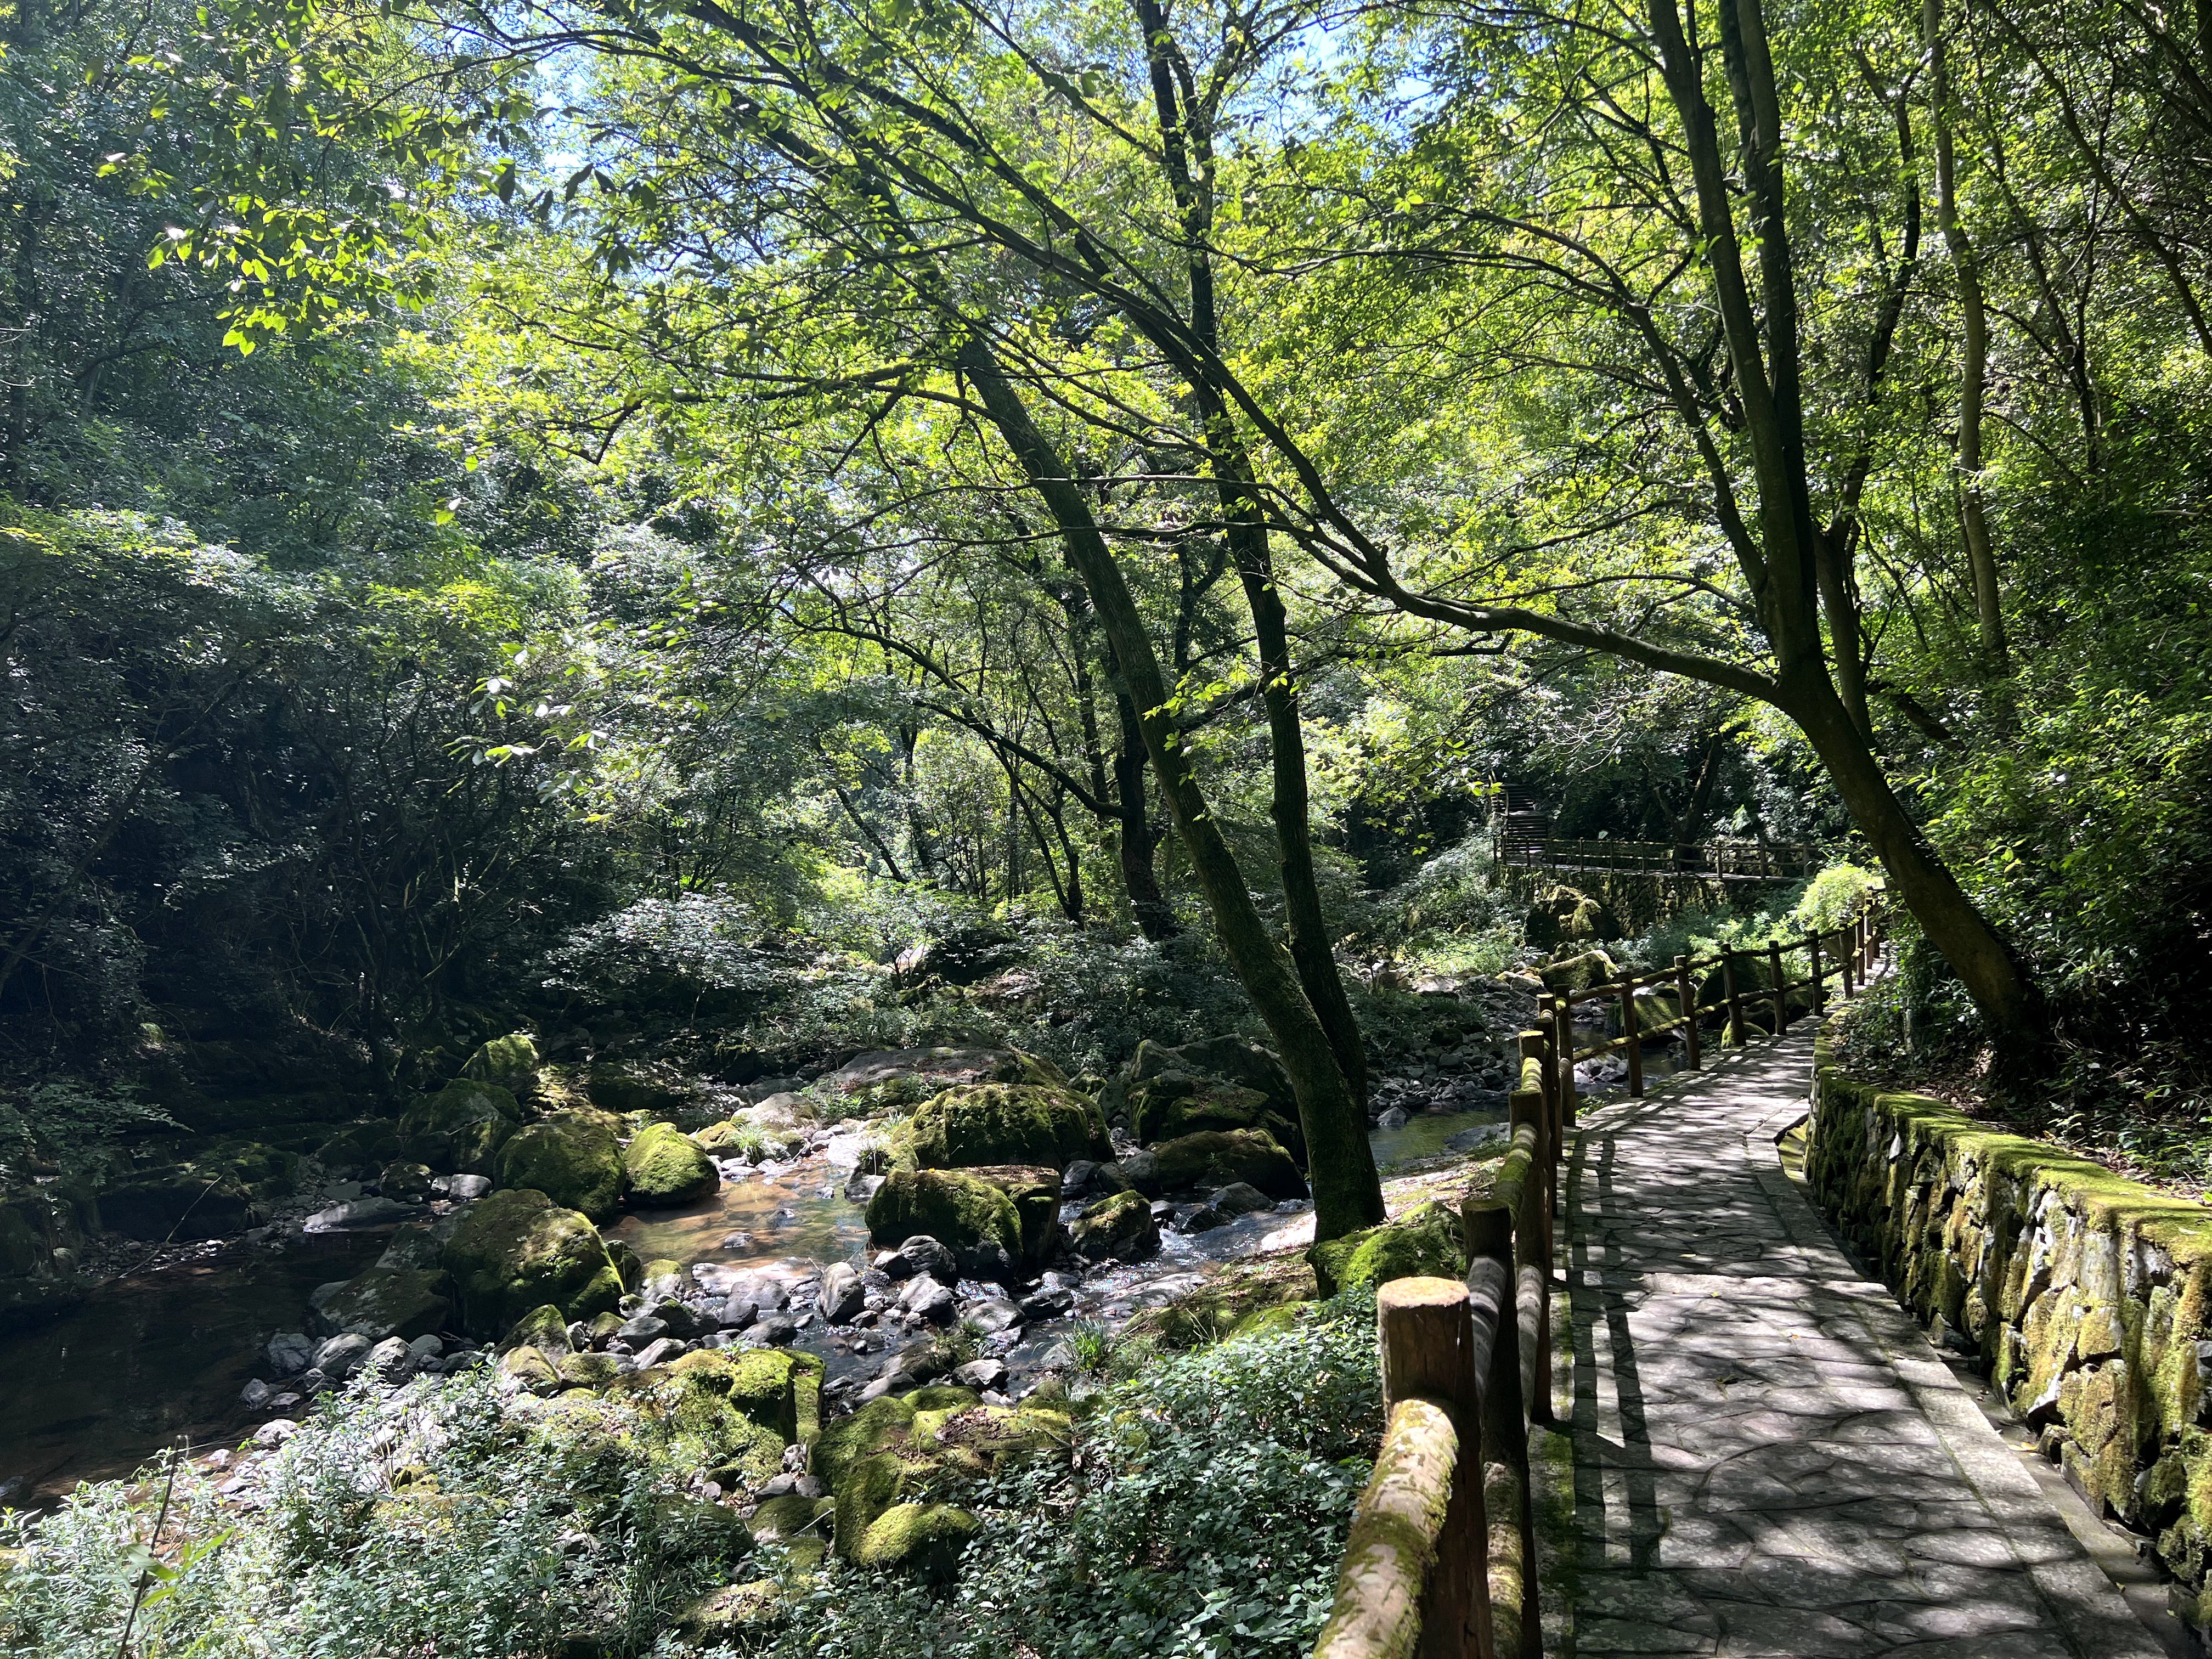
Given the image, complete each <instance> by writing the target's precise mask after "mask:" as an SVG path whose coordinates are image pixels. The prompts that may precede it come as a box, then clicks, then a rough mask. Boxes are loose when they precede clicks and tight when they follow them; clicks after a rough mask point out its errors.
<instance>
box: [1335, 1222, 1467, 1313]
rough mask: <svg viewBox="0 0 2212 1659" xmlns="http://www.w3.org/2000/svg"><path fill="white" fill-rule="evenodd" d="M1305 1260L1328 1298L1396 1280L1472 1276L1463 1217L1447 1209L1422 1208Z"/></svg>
mask: <svg viewBox="0 0 2212 1659" xmlns="http://www.w3.org/2000/svg"><path fill="white" fill-rule="evenodd" d="M1306 1261H1308V1262H1309V1263H1310V1264H1311V1266H1312V1267H1313V1270H1314V1279H1315V1280H1316V1282H1317V1283H1318V1284H1319V1285H1320V1286H1321V1293H1322V1296H1323V1297H1332V1296H1334V1295H1335V1294H1336V1293H1337V1292H1338V1291H1344V1290H1350V1289H1352V1288H1354V1287H1356V1286H1371V1285H1387V1284H1389V1282H1390V1281H1391V1280H1392V1279H1417V1278H1424V1277H1427V1278H1435V1279H1464V1278H1466V1277H1467V1244H1466V1241H1465V1239H1464V1237H1462V1232H1461V1228H1460V1218H1459V1217H1458V1215H1457V1214H1455V1212H1453V1211H1452V1209H1451V1208H1450V1206H1448V1205H1443V1204H1423V1205H1420V1206H1418V1207H1416V1208H1414V1209H1411V1210H1408V1211H1407V1212H1406V1213H1405V1214H1403V1215H1401V1216H1400V1217H1398V1218H1396V1219H1395V1220H1393V1221H1386V1222H1384V1223H1383V1225H1381V1226H1379V1227H1367V1228H1363V1229H1362V1230H1361V1231H1358V1232H1356V1233H1346V1234H1345V1235H1344V1237H1341V1238H1332V1239H1330V1240H1328V1242H1327V1243H1321V1244H1316V1245H1315V1246H1313V1247H1312V1248H1311V1249H1309V1250H1308V1251H1307V1252H1306Z"/></svg>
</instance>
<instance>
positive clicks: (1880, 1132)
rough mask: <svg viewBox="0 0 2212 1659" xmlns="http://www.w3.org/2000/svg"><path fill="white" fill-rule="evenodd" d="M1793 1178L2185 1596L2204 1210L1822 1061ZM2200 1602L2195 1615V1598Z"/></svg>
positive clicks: (2206, 1244) (2202, 1445)
mask: <svg viewBox="0 0 2212 1659" xmlns="http://www.w3.org/2000/svg"><path fill="white" fill-rule="evenodd" d="M1805 1175H1806V1179H1807V1181H1808V1183H1809V1184H1810V1185H1811V1187H1812V1188H1813V1190H1814V1194H1815V1196H1816V1197H1817V1199H1818V1200H1819V1202H1820V1205H1821V1206H1822V1207H1823V1208H1824V1209H1825V1210H1826V1212H1827V1214H1828V1215H1829V1217H1830V1218H1831V1219H1832V1220H1833V1221H1834V1222H1835V1223H1836V1225H1837V1226H1838V1228H1839V1229H1840V1230H1841V1231H1842V1232H1843V1234H1844V1237H1845V1238H1846V1239H1847V1240H1848V1241H1849V1242H1850V1243H1851V1245H1852V1246H1853V1247H1854V1248H1855V1249H1857V1250H1858V1251H1859V1253H1860V1254H1861V1255H1863V1256H1864V1257H1866V1258H1867V1259H1868V1260H1869V1261H1875V1262H1877V1263H1879V1264H1880V1267H1881V1272H1882V1273H1883V1275H1884V1276H1885V1278H1887V1280H1888V1282H1889V1283H1890V1285H1892V1287H1893V1288H1894V1289H1895V1290H1896V1291H1897V1292H1898V1294H1899V1297H1900V1298H1901V1299H1902V1300H1903V1301H1904V1302H1905V1304H1907V1305H1908V1306H1909V1307H1910V1308H1911V1310H1912V1311H1913V1312H1914V1313H1915V1314H1916V1315H1917V1316H1918V1317H1919V1318H1920V1319H1921V1320H1922V1321H1923V1322H1924V1323H1926V1324H1927V1325H1928V1327H1929V1329H1930V1331H1931V1333H1932V1334H1934V1335H1935V1337H1936V1340H1937V1341H1938V1342H1941V1343H1943V1344H1946V1345H1947V1346H1952V1347H1954V1348H1958V1349H1961V1350H1964V1351H1966V1352H1970V1353H1972V1354H1975V1355H1978V1357H1979V1358H1980V1359H1981V1361H1982V1362H1983V1363H1984V1364H1986V1365H1987V1366H1988V1368H1989V1371H1990V1376H1991V1378H1992V1380H1993V1381H1994V1382H1995V1383H1996V1386H1997V1387H1998V1388H1999V1389H2002V1392H2003V1393H2004V1395H2005V1396H2006V1397H2007V1399H2008V1400H2009V1401H2010V1402H2011V1403H2012V1406H2013V1407H2014V1409H2015V1410H2016V1411H2018V1412H2019V1413H2021V1415H2022V1416H2023V1417H2024V1418H2026V1419H2027V1421H2028V1422H2029V1423H2030V1425H2033V1426H2036V1427H2039V1428H2044V1429H2046V1430H2049V1431H2051V1434H2050V1437H2049V1441H2048V1442H2047V1443H2050V1444H2052V1445H2055V1447H2056V1449H2057V1455H2058V1457H2059V1460H2060V1462H2061V1464H2062V1466H2063V1468H2064V1469H2065V1471H2066V1474H2067V1476H2068V1479H2069V1480H2071V1481H2072V1482H2073V1484H2074V1485H2075V1486H2076V1487H2077V1488H2078V1489H2080V1490H2081V1492H2082V1493H2083V1494H2084V1496H2086V1497H2087V1498H2090V1500H2091V1501H2092V1502H2093V1503H2095V1504H2100V1505H2102V1506H2103V1507H2104V1508H2106V1510H2109V1511H2110V1512H2111V1513H2112V1515H2114V1516H2118V1517H2119V1518H2121V1519H2123V1520H2124V1521H2126V1522H2128V1523H2129V1524H2130V1525H2131V1526H2134V1527H2136V1528H2141V1529H2142V1531H2143V1532H2144V1533H2145V1534H2147V1535H2148V1536H2149V1537H2151V1538H2152V1539H2153V1540H2154V1541H2155V1543H2156V1547H2157V1549H2158V1553H2159V1554H2160V1557H2161V1558H2162V1559H2164V1560H2165V1562H2166V1565H2167V1566H2168V1567H2169V1568H2171V1569H2172V1571H2173V1572H2174V1574H2175V1576H2176V1577H2179V1579H2181V1581H2182V1582H2183V1583H2185V1585H2186V1586H2187V1587H2188V1589H2190V1591H2191V1593H2192V1595H2203V1592H2204V1588H2205V1583H2204V1581H2205V1574H2206V1567H2207V1564H2208V1562H2207V1558H2208V1555H2212V1547H2208V1546H2212V1435H2208V1434H2207V1433H2206V1432H2205V1431H2204V1430H2203V1427H2201V1426H2200V1425H2199V1418H2200V1415H2202V1414H2206V1413H2205V1408H2206V1406H2207V1403H2208V1402H2207V1401H2206V1398H2205V1389H2204V1386H2203V1369H2202V1368H2203V1366H2204V1365H2205V1364H2208V1363H2212V1207H2208V1206H2204V1205H2201V1204H2193V1203H2189V1202H2186V1201H2185V1200H2180V1199H2177V1198H2174V1197H2172V1196H2171V1195H2169V1194H2165V1193H2161V1192H2159V1191H2157V1190H2155V1189H2154V1188H2149V1187H2145V1186H2142V1185H2141V1184H2140V1183H2138V1182H2132V1181H2128V1180H2124V1179H2123V1178H2122V1177H2120V1176H2116V1175H2114V1174H2112V1171H2111V1170H2106V1169H2105V1168H2103V1167H2102V1166H2101V1165H2099V1164H2093V1163H2090V1162H2089V1161H2088V1160H2087V1159H2086V1158H2077V1157H2075V1156H2074V1155H2073V1154H2071V1153H2069V1152H2065V1151H2064V1150H2063V1149H2062V1148H2059V1147H2057V1146H2046V1145H2045V1144H2044V1143H2042V1142H2040V1141H2035V1140H2030V1139H2027V1138H2026V1137H2025V1136H2021V1135H2016V1134H2011V1133H2006V1132H2004V1131H2002V1130H1999V1129H1995V1128H1992V1127H1990V1125H1988V1124H1986V1123H1983V1122H1980V1121H1977V1120H1975V1119H1973V1118H1971V1117H1968V1116H1966V1115H1965V1114H1964V1113H1962V1112H1960V1111H1959V1110H1958V1109H1956V1108H1954V1107H1952V1106H1949V1105H1948V1104H1946V1103H1944V1102H1942V1101H1940V1100H1935V1099H1931V1098H1929V1097H1927V1096H1924V1095H1913V1094H1899V1093H1887V1092H1884V1091H1880V1090H1877V1089H1875V1088H1873V1087H1871V1086H1869V1085H1867V1084H1865V1083H1863V1082H1861V1081H1859V1080H1857V1079H1854V1078H1852V1077H1850V1075H1849V1074H1848V1073H1845V1072H1844V1070H1843V1069H1842V1068H1841V1067H1839V1066H1837V1065H1836V1064H1834V1055H1833V1054H1832V1051H1831V1050H1830V1049H1829V1048H1828V1047H1827V1044H1826V1038H1825V1037H1824V1038H1823V1039H1822V1043H1821V1047H1820V1054H1819V1057H1818V1060H1817V1061H1816V1071H1815V1085H1814V1115H1813V1123H1812V1127H1811V1129H1810V1131H1809V1133H1808V1136H1807V1142H1806V1157H1805ZM2206 1599H2207V1601H2208V1603H2212V1597H2208V1598H2206Z"/></svg>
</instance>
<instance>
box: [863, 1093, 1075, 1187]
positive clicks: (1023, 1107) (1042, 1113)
mask: <svg viewBox="0 0 2212 1659" xmlns="http://www.w3.org/2000/svg"><path fill="white" fill-rule="evenodd" d="M907 1139H908V1145H909V1146H910V1147H911V1148H912V1152H913V1157H914V1161H915V1164H918V1165H920V1166H921V1168H923V1169H963V1168H972V1167H975V1166H976V1165H979V1164H1035V1165H1042V1164H1049V1165H1051V1166H1052V1167H1053V1168H1054V1170H1063V1169H1066V1167H1067V1166H1068V1165H1069V1164H1073V1162H1075V1160H1076V1159H1078V1158H1095V1159H1097V1160H1100V1161H1102V1162H1103V1160H1105V1159H1107V1158H1111V1157H1113V1155H1114V1148H1113V1145H1112V1143H1111V1142H1110V1141H1109V1140H1108V1139H1107V1138H1106V1125H1105V1121H1104V1120H1103V1119H1102V1118H1101V1117H1100V1116H1099V1115H1098V1109H1097V1107H1096V1106H1095V1105H1093V1104H1092V1103H1091V1102H1090V1101H1088V1100H1086V1099H1085V1098H1084V1097H1082V1096H1081V1095H1079V1094H1076V1093H1075V1092H1074V1091H1072V1090H1068V1089H1065V1088H1051V1087H1046V1086H1042V1085H1035V1084H1019V1083H1012V1084H1009V1083H979V1084H970V1085H965V1086H963V1087H959V1088H952V1089H947V1090H945V1091H944V1092H943V1093H942V1094H939V1095H938V1096H936V1097H933V1098H932V1099H930V1100H928V1101H927V1102H925V1103H923V1104H922V1105H921V1107H919V1108H917V1109H916V1110H915V1115H914V1118H913V1121H912V1122H911V1123H910V1124H909V1126H908V1133H907Z"/></svg>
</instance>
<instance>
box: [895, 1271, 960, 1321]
mask: <svg viewBox="0 0 2212 1659" xmlns="http://www.w3.org/2000/svg"><path fill="white" fill-rule="evenodd" d="M899 1306H900V1307H901V1308H902V1309H903V1310H905V1311H906V1312H907V1313H908V1314H909V1315H911V1316H914V1317H915V1318H916V1319H922V1320H927V1321H928V1322H930V1323H931V1324H933V1325H949V1324H951V1322H952V1311H953V1298H952V1292H951V1291H949V1290H947V1289H946V1288H945V1286H944V1285H940V1284H939V1283H938V1282H937V1280H936V1279H933V1278H932V1277H931V1276H930V1275H929V1274H927V1273H921V1274H919V1275H917V1276H916V1277H915V1279H912V1280H910V1281H909V1282H908V1285H907V1287H906V1289H905V1291H902V1293H901V1294H900V1297H899Z"/></svg>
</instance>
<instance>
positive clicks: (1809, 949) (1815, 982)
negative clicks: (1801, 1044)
mask: <svg viewBox="0 0 2212 1659" xmlns="http://www.w3.org/2000/svg"><path fill="white" fill-rule="evenodd" d="M1805 977H1806V979H1807V980H1808V981H1810V983H1811V985H1812V987H1813V988H1812V992H1811V995H1812V999H1813V1017H1814V1018H1815V1019H1818V1018H1820V1013H1821V1012H1822V1011H1823V1010H1824V1009H1825V1008H1826V1006H1828V1000H1827V999H1826V997H1825V996H1823V995H1822V994H1820V929H1819V928H1817V927H1815V928H1814V929H1813V931H1812V932H1810V933H1808V934H1806V935H1805Z"/></svg>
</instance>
